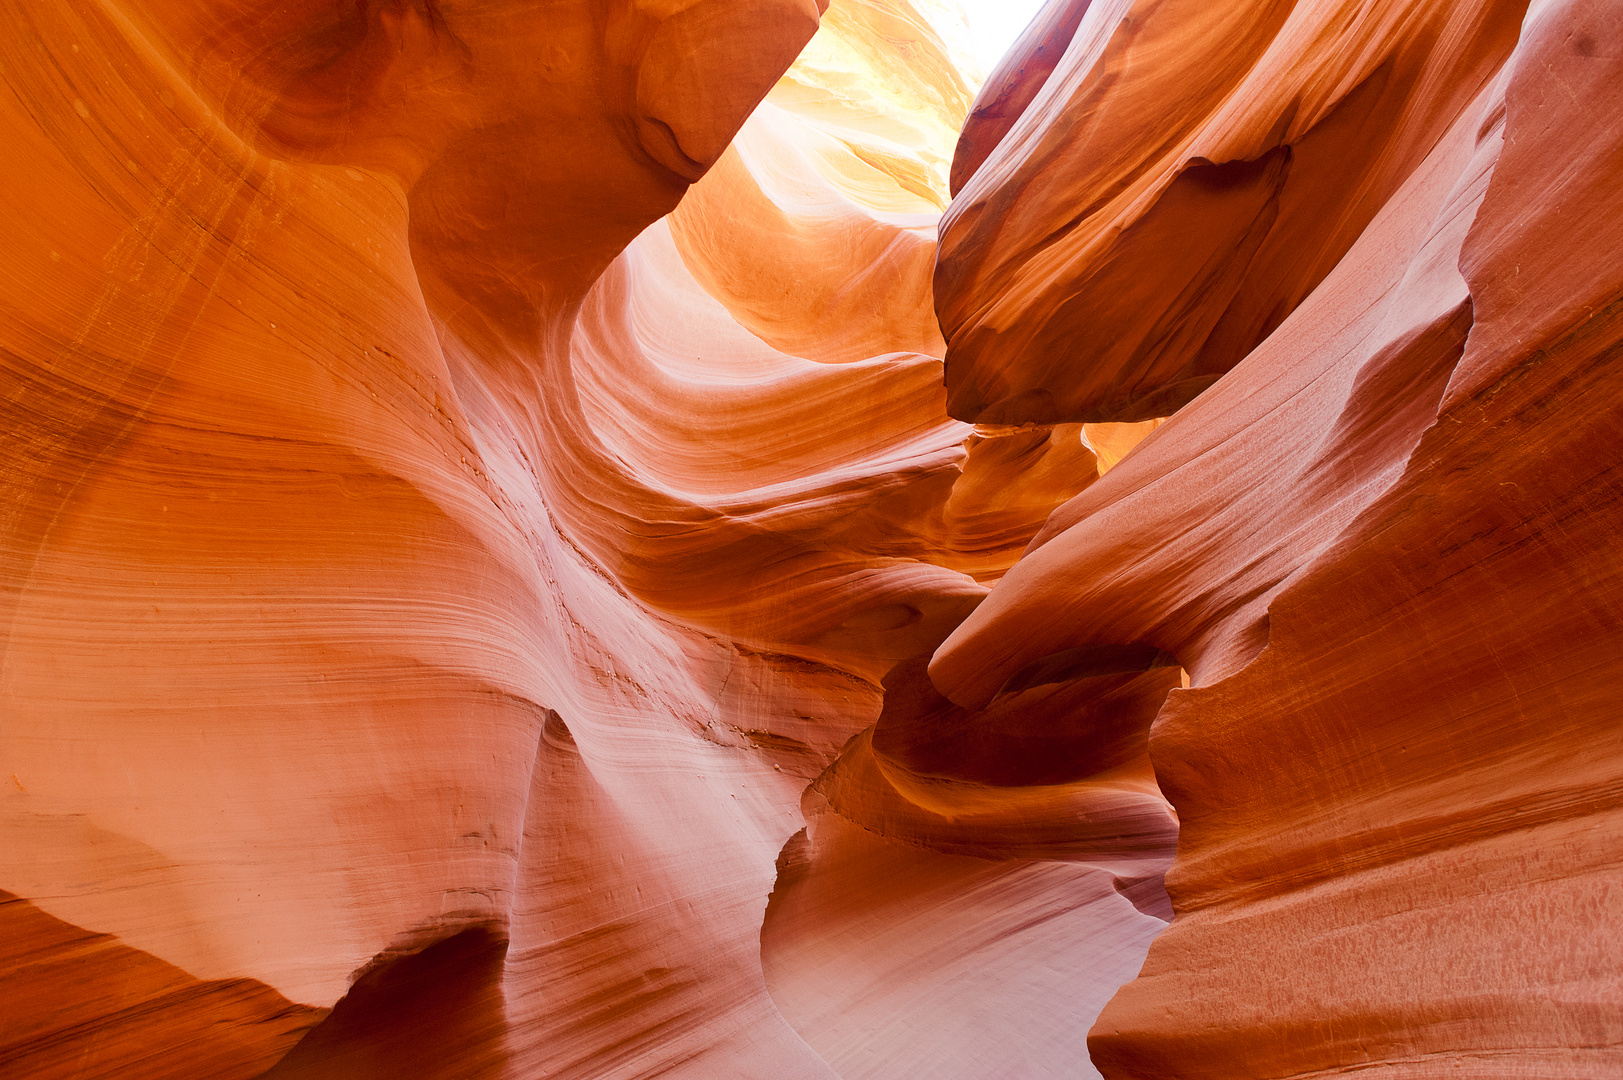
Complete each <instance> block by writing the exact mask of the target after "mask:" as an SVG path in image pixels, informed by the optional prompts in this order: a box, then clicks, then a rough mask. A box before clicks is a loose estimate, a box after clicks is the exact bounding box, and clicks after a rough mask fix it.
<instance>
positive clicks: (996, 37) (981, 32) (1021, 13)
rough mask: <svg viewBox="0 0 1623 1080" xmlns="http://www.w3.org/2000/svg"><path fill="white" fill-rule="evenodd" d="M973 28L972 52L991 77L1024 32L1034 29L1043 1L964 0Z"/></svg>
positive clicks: (970, 36)
mask: <svg viewBox="0 0 1623 1080" xmlns="http://www.w3.org/2000/svg"><path fill="white" fill-rule="evenodd" d="M960 2H961V3H962V4H963V7H964V18H965V21H966V22H967V23H968V24H969V41H968V43H967V44H968V45H969V49H970V52H972V53H973V54H974V56H975V58H976V59H977V60H979V61H980V63H981V67H982V69H983V70H984V71H985V73H986V74H988V75H990V74H991V73H992V69H993V68H995V67H997V65H998V61H1000V60H1002V59H1003V54H1004V53H1006V52H1008V51H1009V46H1011V45H1013V44H1014V39H1015V38H1017V37H1019V36H1020V31H1022V30H1024V29H1025V28H1026V27H1027V26H1028V25H1030V23H1031V20H1032V19H1033V18H1034V17H1035V16H1036V14H1037V11H1038V9H1039V8H1041V7H1042V6H1043V0H960Z"/></svg>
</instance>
